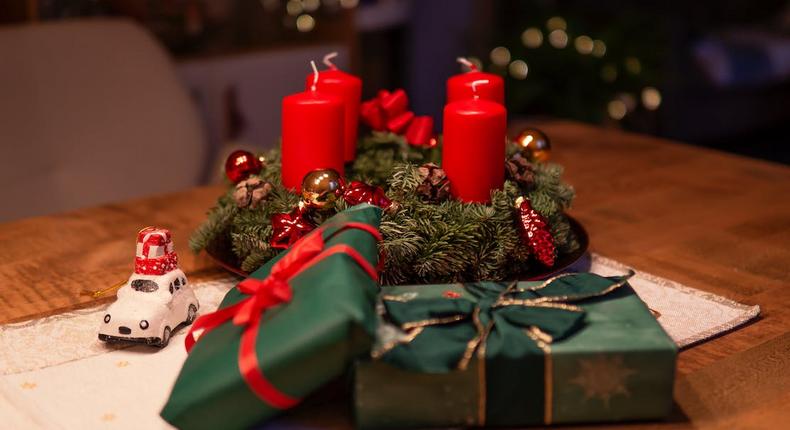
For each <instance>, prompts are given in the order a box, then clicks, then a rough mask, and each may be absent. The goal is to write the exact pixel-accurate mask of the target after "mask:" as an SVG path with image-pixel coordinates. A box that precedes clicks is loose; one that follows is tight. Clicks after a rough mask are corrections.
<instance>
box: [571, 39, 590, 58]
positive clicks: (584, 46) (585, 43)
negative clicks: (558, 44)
mask: <svg viewBox="0 0 790 430" xmlns="http://www.w3.org/2000/svg"><path fill="white" fill-rule="evenodd" d="M573 46H574V47H575V48H576V51H578V52H579V54H582V55H589V54H592V52H593V47H594V44H593V40H592V38H591V37H590V36H584V35H582V36H579V37H577V38H576V39H575V40H574V41H573Z"/></svg>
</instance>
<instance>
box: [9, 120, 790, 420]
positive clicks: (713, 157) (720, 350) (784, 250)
mask: <svg viewBox="0 0 790 430" xmlns="http://www.w3.org/2000/svg"><path fill="white" fill-rule="evenodd" d="M523 125H524V124H514V125H513V127H512V128H513V129H514V130H515V129H518V128H520V127H521V126H523ZM538 125H539V126H540V127H541V128H542V129H543V130H544V131H546V132H547V133H548V134H549V136H550V137H551V139H552V145H553V156H554V161H557V162H559V163H561V164H563V165H564V166H565V168H566V179H567V181H568V182H570V183H572V184H573V185H574V186H575V188H576V190H577V199H576V201H575V202H574V207H573V208H572V209H571V211H570V212H571V214H572V215H573V216H575V217H576V218H577V219H579V220H580V221H581V222H582V223H583V224H584V225H585V227H586V228H587V230H588V231H589V233H590V242H591V248H592V249H593V250H594V251H597V252H599V253H601V254H603V255H605V256H607V257H611V258H614V259H617V260H620V261H622V262H624V263H626V264H629V265H632V266H634V267H636V268H637V269H642V270H645V271H648V272H651V273H653V274H656V275H659V276H662V277H666V278H669V279H672V280H675V281H678V282H681V283H683V284H686V285H688V286H690V287H694V288H699V289H702V290H705V291H710V292H713V293H716V294H720V295H722V296H725V297H727V298H730V299H733V300H736V301H739V302H743V303H747V304H750V305H754V304H757V305H760V307H761V309H762V315H761V318H760V319H759V320H757V321H756V322H754V323H752V324H749V325H747V326H746V327H744V328H741V329H739V330H736V331H734V332H732V333H729V334H726V335H723V336H720V337H718V338H716V339H713V340H710V341H708V342H705V343H703V344H701V345H698V346H695V347H692V348H690V349H688V350H686V351H683V352H681V354H680V357H679V362H678V374H677V381H676V389H675V402H676V410H675V413H674V415H673V416H672V417H671V418H670V419H669V420H667V421H666V422H661V423H638V424H628V425H623V426H621V427H623V428H632V427H638V428H648V427H650V428H652V427H662V428H691V427H693V428H722V429H725V428H726V429H731V428H736V429H737V428H744V429H746V428H749V429H751V428H786V427H785V426H787V425H788V423H790V168H787V167H785V166H782V165H777V164H772V163H768V162H765V161H759V160H753V159H748V158H743V157H739V156H734V155H729V154H724V153H719V152H715V151H711V150H705V149H700V148H696V147H691V146H687V145H683V144H680V143H677V142H670V141H666V140H661V139H657V138H654V137H647V136H641V135H636V134H629V133H624V132H621V131H616V130H604V129H600V128H596V127H592V126H587V125H582V124H579V123H573V122H564V121H556V122H542V123H540V124H538ZM221 192H222V187H218V186H213V187H203V188H195V189H192V190H188V191H184V192H181V193H176V194H170V195H162V196H155V197H150V198H145V199H140V200H135V201H129V202H124V203H119V204H111V205H105V206H101V207H97V208H90V209H84V210H79V211H76V212H71V213H67V214H62V215H54V216H46V217H37V218H29V219H25V220H20V221H15V222H9V223H5V224H0V323H3V322H11V321H20V320H25V319H29V318H34V317H37V316H41V315H45V314H51V313H57V312H62V311H63V310H65V309H69V308H73V307H75V306H87V305H90V304H92V303H93V302H94V299H92V298H90V297H89V296H86V295H83V294H81V292H82V291H83V290H96V289H100V288H102V287H104V286H108V285H110V284H112V283H114V282H116V281H119V280H122V279H124V278H125V277H127V276H128V275H129V273H130V272H131V269H132V263H133V256H134V241H135V235H136V233H137V231H138V230H139V229H140V228H142V227H145V226H147V225H160V226H163V227H167V228H170V229H171V230H172V231H173V234H174V239H175V242H176V249H177V251H179V257H180V258H181V261H182V266H183V268H184V269H185V271H187V273H188V275H189V276H191V277H192V278H193V280H199V279H205V278H210V277H216V276H219V275H221V274H222V272H221V271H220V270H219V269H217V268H216V267H215V266H213V265H212V263H211V262H210V261H209V260H208V259H207V258H206V257H205V256H197V257H196V256H193V255H191V254H190V253H189V251H188V248H187V246H186V243H187V240H188V237H189V234H190V232H191V231H192V230H193V229H194V228H195V227H196V226H197V225H198V224H199V223H200V222H201V221H202V220H203V218H204V216H205V212H206V211H207V210H208V209H209V208H210V207H211V206H212V205H213V203H214V201H215V199H216V197H217V196H219V194H220V193H221ZM103 300H109V299H103ZM335 391H336V390H335ZM329 397H330V400H329V401H326V402H322V401H318V402H308V404H307V405H306V406H304V407H301V408H299V409H297V410H296V411H294V412H293V413H292V414H290V415H289V416H288V417H286V418H285V419H283V421H285V422H289V423H291V424H297V423H301V424H307V423H314V424H321V426H322V427H337V428H347V427H348V426H349V422H350V421H349V416H348V411H347V406H346V403H345V402H344V401H343V400H342V399H337V398H335V399H331V398H332V397H333V396H331V395H330V396H329ZM335 397H336V396H335Z"/></svg>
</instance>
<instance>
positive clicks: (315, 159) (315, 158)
mask: <svg viewBox="0 0 790 430" xmlns="http://www.w3.org/2000/svg"><path fill="white" fill-rule="evenodd" d="M313 67H314V68H315V63H313ZM314 73H315V74H316V75H317V74H318V70H316V69H314ZM282 115H283V116H282V135H283V136H282V138H283V141H282V181H283V185H284V186H285V187H286V188H290V189H293V190H296V191H297V192H299V191H301V185H302V178H304V176H305V175H306V174H307V173H309V172H311V171H313V170H315V169H326V168H332V169H335V170H337V171H338V172H341V173H342V172H343V115H344V110H343V100H342V99H340V98H339V97H337V96H335V95H332V94H328V93H325V92H323V91H321V89H320V88H319V87H318V86H317V85H315V84H314V85H312V86H311V88H310V89H308V90H307V91H305V92H302V93H296V94H291V95H290V96H287V97H285V98H284V99H283V112H282Z"/></svg>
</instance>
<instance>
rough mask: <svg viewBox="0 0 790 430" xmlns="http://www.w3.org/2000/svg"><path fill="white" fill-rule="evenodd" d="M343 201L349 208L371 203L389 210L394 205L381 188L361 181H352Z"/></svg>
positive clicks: (347, 187)
mask: <svg viewBox="0 0 790 430" xmlns="http://www.w3.org/2000/svg"><path fill="white" fill-rule="evenodd" d="M343 200H345V201H346V203H347V204H348V205H349V206H356V205H358V204H360V203H370V204H371V205H374V206H378V207H380V208H382V209H387V208H389V207H390V206H391V205H392V200H390V198H389V197H387V195H386V194H384V190H383V189H381V187H377V186H375V185H368V184H366V183H364V182H360V181H351V183H350V184H348V185H347V186H346V189H345V191H344V192H343Z"/></svg>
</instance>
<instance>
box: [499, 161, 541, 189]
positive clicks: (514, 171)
mask: <svg viewBox="0 0 790 430" xmlns="http://www.w3.org/2000/svg"><path fill="white" fill-rule="evenodd" d="M505 169H506V170H507V177H508V178H509V179H510V180H512V181H514V182H515V183H517V184H518V185H519V187H521V189H522V190H523V191H530V190H532V189H533V188H535V168H534V167H532V163H530V162H529V160H527V159H526V158H524V156H523V155H521V153H519V152H517V153H515V154H513V156H512V157H510V159H509V160H507V162H505Z"/></svg>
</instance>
